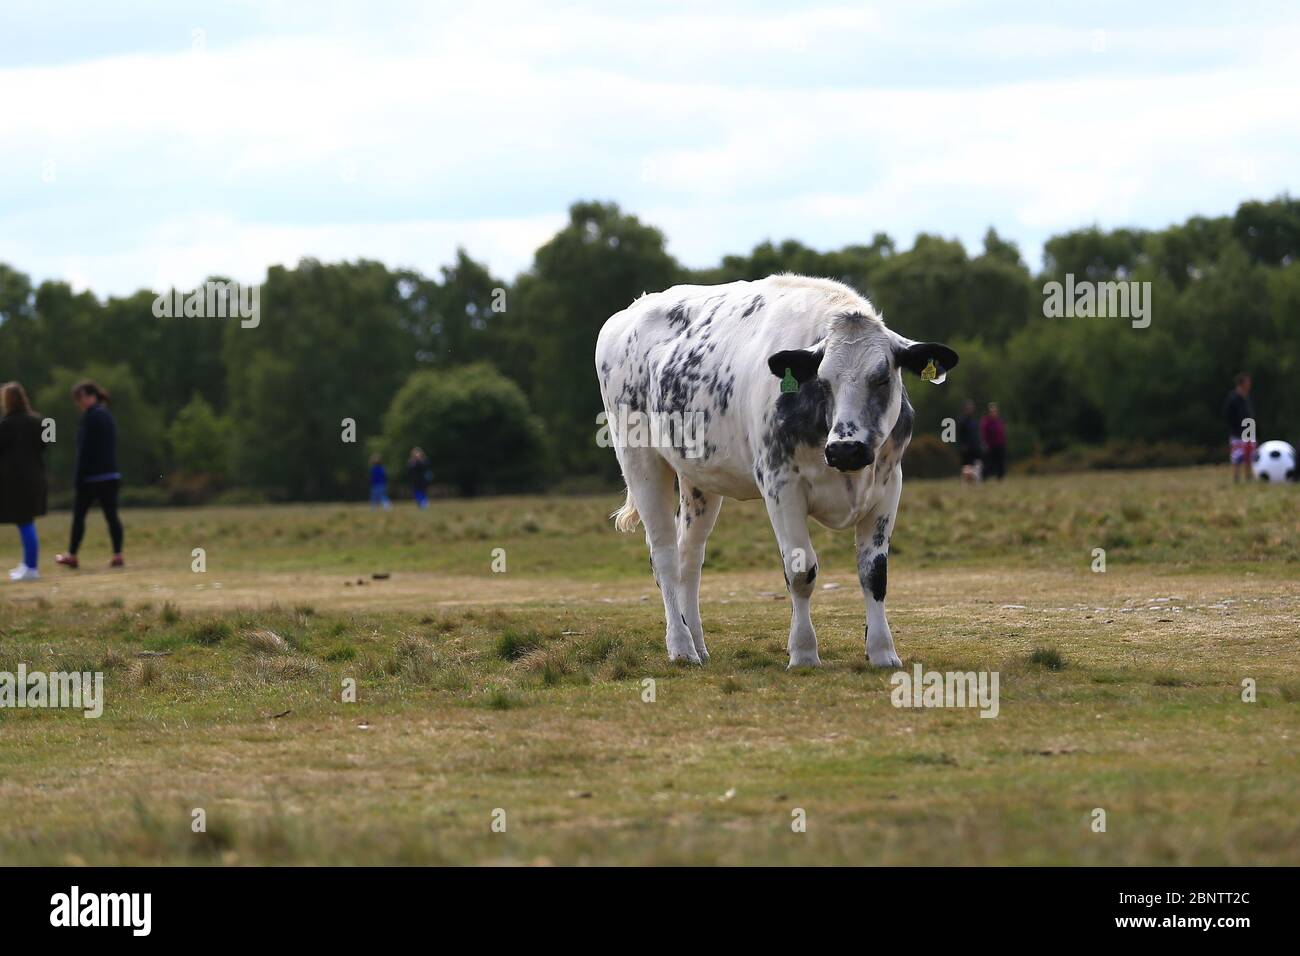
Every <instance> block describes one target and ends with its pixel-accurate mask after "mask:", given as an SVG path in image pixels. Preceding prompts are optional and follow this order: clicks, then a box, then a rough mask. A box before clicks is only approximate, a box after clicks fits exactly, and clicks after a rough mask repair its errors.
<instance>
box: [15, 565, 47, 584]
mask: <svg viewBox="0 0 1300 956" xmlns="http://www.w3.org/2000/svg"><path fill="white" fill-rule="evenodd" d="M40 579H41V572H40V571H37V570H36V569H35V568H29V567H26V566H24V567H21V568H14V569H13V570H12V571H10V572H9V580H10V581H39V580H40Z"/></svg>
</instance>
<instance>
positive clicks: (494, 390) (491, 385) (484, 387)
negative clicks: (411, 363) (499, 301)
mask: <svg viewBox="0 0 1300 956" xmlns="http://www.w3.org/2000/svg"><path fill="white" fill-rule="evenodd" d="M374 447H375V448H376V450H377V451H379V452H380V454H382V455H383V458H384V461H385V463H386V465H387V466H388V468H389V469H390V471H391V470H392V469H397V468H402V467H404V466H405V463H406V461H407V457H408V456H409V454H410V451H411V449H412V448H414V447H420V448H423V449H424V450H425V452H426V454H428V456H429V466H430V469H431V471H432V472H433V478H434V481H435V482H438V483H445V484H450V485H453V486H454V487H455V488H456V489H457V491H459V492H460V493H461V494H462V495H476V494H479V493H480V492H482V491H484V490H486V489H488V488H491V489H493V490H498V491H505V490H518V489H525V488H537V487H540V486H541V485H542V484H543V483H544V482H545V479H546V467H547V457H548V454H547V432H546V430H545V429H544V428H543V426H542V423H541V421H540V420H539V419H538V418H537V417H536V416H535V415H533V414H532V412H531V411H530V409H529V407H528V399H527V398H526V397H525V396H524V393H523V391H521V390H520V388H519V386H517V385H516V384H515V383H514V382H512V381H510V380H509V379H508V378H506V377H505V376H503V375H502V374H501V373H500V372H498V371H496V369H494V368H492V367H491V366H490V365H486V364H477V365H467V366H459V367H454V368H448V369H440V370H437V371H434V370H422V371H418V372H415V373H413V374H412V375H411V377H410V378H409V379H408V380H407V382H406V384H405V385H403V386H402V387H401V389H400V390H399V391H398V392H397V394H396V395H395V396H394V398H393V402H392V405H390V406H389V408H388V411H387V413H385V415H384V429H383V435H382V437H381V438H380V439H379V440H378V441H377V442H376V443H374Z"/></svg>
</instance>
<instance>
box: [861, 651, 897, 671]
mask: <svg viewBox="0 0 1300 956" xmlns="http://www.w3.org/2000/svg"><path fill="white" fill-rule="evenodd" d="M867 660H869V661H870V662H871V666H872V667H889V668H892V669H895V670H897V669H898V668H900V667H902V666H903V662H902V661H900V660H899V659H898V655H897V654H895V653H894V652H893V651H890V652H889V653H887V654H868V655H867Z"/></svg>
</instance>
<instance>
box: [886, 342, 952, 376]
mask: <svg viewBox="0 0 1300 956" xmlns="http://www.w3.org/2000/svg"><path fill="white" fill-rule="evenodd" d="M894 361H895V363H897V365H898V367H899V368H905V369H907V370H908V371H909V372H912V373H913V374H915V375H919V376H921V378H922V380H923V381H926V382H933V383H934V384H935V385H939V384H941V383H942V382H943V380H944V379H945V378H947V376H948V373H949V372H951V371H952V370H953V369H954V368H956V366H957V353H956V352H954V351H953V350H952V349H950V348H948V346H946V345H940V344H939V343H938V342H912V341H909V340H907V339H904V340H903V341H901V342H900V343H899V344H898V347H897V348H896V349H895V350H894Z"/></svg>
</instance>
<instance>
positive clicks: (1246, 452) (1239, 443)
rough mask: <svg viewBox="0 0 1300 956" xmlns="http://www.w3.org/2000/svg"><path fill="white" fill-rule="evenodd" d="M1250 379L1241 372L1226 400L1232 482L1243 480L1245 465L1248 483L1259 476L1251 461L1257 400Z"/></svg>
mask: <svg viewBox="0 0 1300 956" xmlns="http://www.w3.org/2000/svg"><path fill="white" fill-rule="evenodd" d="M1250 385H1251V382H1250V376H1249V375H1248V374H1246V373H1245V372H1242V373H1240V374H1239V375H1238V376H1237V377H1236V378H1235V379H1233V383H1232V391H1230V392H1229V393H1228V397H1227V398H1225V399H1224V400H1223V419H1224V424H1226V425H1227V426H1228V461H1230V462H1232V480H1233V481H1234V482H1237V481H1241V471H1242V468H1243V466H1244V467H1245V471H1246V480H1247V481H1250V480H1251V479H1252V478H1254V477H1255V472H1254V470H1253V469H1252V468H1251V466H1250V465H1251V462H1252V461H1254V458H1255V435H1256V425H1255V400H1254V399H1253V398H1251V397H1250Z"/></svg>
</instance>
